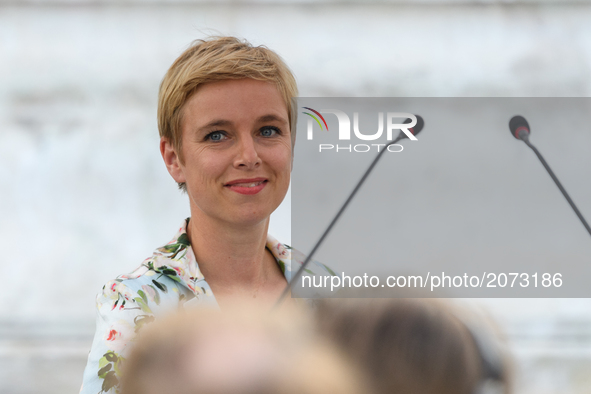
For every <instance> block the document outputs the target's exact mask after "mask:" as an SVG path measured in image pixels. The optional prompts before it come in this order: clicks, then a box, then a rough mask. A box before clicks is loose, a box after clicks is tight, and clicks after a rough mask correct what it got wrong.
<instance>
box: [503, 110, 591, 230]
mask: <svg viewBox="0 0 591 394" xmlns="http://www.w3.org/2000/svg"><path fill="white" fill-rule="evenodd" d="M509 130H511V134H512V135H513V137H515V138H517V139H518V140H522V141H523V142H525V143H526V145H527V146H529V147H530V148H531V149H532V150H533V151H534V153H535V154H536V156H538V159H540V161H541V162H542V164H543V165H544V168H546V171H548V174H550V177H551V178H552V180H554V183H556V186H558V189H560V191H561V192H562V195H563V196H564V198H566V201H568V203H569V204H570V206H571V208H572V209H573V211H575V213H576V214H577V216H578V217H579V219H580V220H581V223H583V226H585V228H586V229H587V232H588V233H589V235H591V227H589V225H588V224H587V221H586V220H585V218H584V217H583V215H582V214H581V212H579V210H578V209H577V206H576V205H575V203H574V202H573V200H571V198H570V196H569V195H568V193H567V192H566V190H564V187H562V184H561V183H560V181H559V180H558V178H556V175H554V172H552V170H551V169H550V166H549V165H548V163H546V160H544V158H543V157H542V154H541V153H540V152H539V151H538V150H537V149H536V147H535V146H533V145H532V144H531V142H529V135H530V133H531V130H530V128H529V123H527V120H525V118H524V117H523V116H519V115H516V116H514V117H512V118H511V120H510V121H509Z"/></svg>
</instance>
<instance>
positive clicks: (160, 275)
mask: <svg viewBox="0 0 591 394" xmlns="http://www.w3.org/2000/svg"><path fill="white" fill-rule="evenodd" d="M188 223H189V219H186V220H185V221H184V222H183V225H182V226H181V228H180V229H179V230H178V232H177V234H176V235H175V237H174V238H173V239H172V240H171V241H170V242H169V243H168V244H166V245H164V246H162V247H160V248H158V249H156V250H155V251H154V253H153V254H152V256H151V257H149V258H147V259H146V260H145V261H144V262H143V263H142V264H141V265H140V266H139V267H138V268H137V269H135V270H134V271H133V272H131V273H129V274H124V275H120V276H118V277H117V279H114V280H111V281H109V282H107V284H105V286H103V289H102V291H101V292H100V293H99V294H98V295H97V298H96V308H97V321H96V332H95V336H94V340H93V343H92V348H91V350H90V354H89V356H88V363H87V364H86V369H85V370H84V377H83V382H82V388H81V389H80V393H82V394H102V393H109V394H113V393H115V394H116V393H119V391H120V390H119V380H120V377H121V365H122V364H123V363H124V362H125V358H126V357H127V355H128V353H129V348H130V346H131V344H132V343H133V339H134V338H135V336H136V334H137V333H138V332H139V330H141V328H142V327H143V326H144V325H146V324H149V323H151V322H152V321H154V319H155V318H158V317H160V316H163V315H165V314H167V313H171V312H174V311H175V310H178V309H179V308H182V307H183V306H184V304H185V303H187V302H189V303H190V304H198V305H204V306H206V305H209V306H213V307H217V302H216V300H215V297H214V295H213V293H212V291H211V288H210V287H209V285H208V284H207V282H206V281H205V278H204V277H203V274H201V271H200V270H199V265H198V264H197V261H196V260H195V255H194V254H193V250H192V249H191V244H190V242H189V237H188V235H187V230H186V229H187V224H188ZM266 246H267V249H269V250H270V251H271V253H272V254H273V256H274V257H275V259H276V260H277V264H278V265H279V267H280V268H281V271H282V272H283V274H284V276H285V279H286V280H287V281H288V282H289V281H290V280H291V273H292V266H291V262H292V260H294V261H296V265H295V266H294V271H295V267H299V265H301V264H302V263H303V262H304V260H305V256H304V255H303V254H301V253H299V252H298V251H296V250H295V249H292V248H291V247H289V246H288V245H284V244H281V243H280V242H278V241H277V240H276V239H275V238H273V237H271V236H269V235H268V236H267V245H266ZM310 268H311V270H308V269H306V271H308V272H309V273H310V274H314V271H313V270H315V271H317V272H319V273H322V274H327V273H328V274H329V275H335V273H334V272H333V271H332V270H331V269H330V268H328V267H326V266H325V265H323V264H321V263H318V262H316V261H313V260H312V261H311V262H310Z"/></svg>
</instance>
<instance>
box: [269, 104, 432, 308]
mask: <svg viewBox="0 0 591 394" xmlns="http://www.w3.org/2000/svg"><path fill="white" fill-rule="evenodd" d="M415 117H416V118H417V124H416V125H415V126H414V127H411V128H410V129H409V130H408V131H410V132H411V133H412V135H415V136H416V135H417V134H419V133H420V132H421V130H423V127H424V126H425V121H424V120H423V118H421V117H420V116H419V115H415ZM411 122H412V119H406V120H405V121H404V122H402V123H403V124H407V123H411ZM405 138H408V136H407V135H406V133H404V132H403V131H402V130H400V133H399V134H398V137H396V139H395V140H394V141H392V142H389V143H388V144H386V146H384V149H382V150H381V151H380V152H379V153H378V155H377V156H376V158H375V159H374V160H373V161H372V162H371V165H370V166H369V168H368V169H367V171H365V174H363V176H362V177H361V180H360V181H359V182H357V186H355V189H353V191H352V192H351V194H350V195H349V197H347V200H346V201H345V203H344V204H343V206H342V207H341V209H339V212H338V213H337V214H336V216H335V217H334V219H332V221H331V222H330V224H329V225H328V227H327V228H326V230H324V233H323V234H322V236H321V237H320V239H319V240H318V242H316V245H314V247H313V248H312V251H311V252H310V254H308V256H307V257H306V260H304V263H303V264H302V266H301V267H300V269H299V270H297V272H296V273H295V275H293V276H292V277H291V281H290V282H289V283H288V284H287V286H286V287H285V290H283V293H281V295H280V296H279V298H278V299H277V302H276V303H275V306H274V308H277V307H279V305H281V302H283V300H284V299H285V297H286V296H287V295H288V294H289V292H290V290H291V288H292V284H293V283H296V282H297V281H298V279H300V277H301V276H302V274H303V273H304V269H305V268H306V267H307V266H308V263H310V261H311V260H312V256H314V253H316V250H317V249H318V248H319V247H320V245H321V244H322V242H323V241H324V239H325V238H326V236H327V235H328V233H329V232H330V230H332V228H333V226H334V225H335V223H336V222H337V220H338V219H339V217H341V215H342V213H343V212H344V211H345V208H347V205H349V203H350V202H351V200H352V199H353V197H354V196H355V194H356V193H357V191H358V190H359V188H360V187H361V185H362V184H363V182H365V179H367V176H368V175H369V173H370V172H371V171H372V170H373V168H374V167H375V165H376V164H377V162H378V160H380V157H382V154H383V153H384V152H385V151H386V150H387V148H388V146H390V145H392V144H395V143H397V142H398V141H400V140H402V139H405Z"/></svg>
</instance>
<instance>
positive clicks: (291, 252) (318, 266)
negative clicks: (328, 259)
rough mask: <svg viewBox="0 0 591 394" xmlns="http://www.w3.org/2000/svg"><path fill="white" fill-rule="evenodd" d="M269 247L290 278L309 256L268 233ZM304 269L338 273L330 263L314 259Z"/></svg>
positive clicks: (325, 273) (312, 273) (322, 272)
mask: <svg viewBox="0 0 591 394" xmlns="http://www.w3.org/2000/svg"><path fill="white" fill-rule="evenodd" d="M267 248H268V249H269V250H270V251H271V253H273V255H274V256H275V258H276V259H277V261H278V263H279V266H280V267H281V269H282V271H283V273H284V274H285V276H286V278H287V279H288V280H290V279H291V273H295V272H297V271H298V270H299V269H300V268H301V267H302V265H303V264H304V262H305V261H306V258H307V256H306V255H305V254H304V253H302V252H300V251H299V250H297V249H295V248H293V247H291V246H290V245H288V244H285V243H282V242H279V241H278V240H277V239H275V238H274V237H273V236H271V235H267ZM304 271H305V272H306V273H307V274H310V275H330V276H337V275H338V274H337V273H336V272H335V271H334V270H333V269H332V268H330V267H329V266H328V265H326V264H323V263H321V262H319V261H316V260H314V259H312V260H310V262H309V263H308V265H307V266H306V268H305V269H304Z"/></svg>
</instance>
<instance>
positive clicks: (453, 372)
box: [316, 299, 510, 394]
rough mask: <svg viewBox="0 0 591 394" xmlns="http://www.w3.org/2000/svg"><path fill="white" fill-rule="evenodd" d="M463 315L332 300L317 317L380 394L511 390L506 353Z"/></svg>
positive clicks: (446, 306) (418, 304)
mask: <svg viewBox="0 0 591 394" xmlns="http://www.w3.org/2000/svg"><path fill="white" fill-rule="evenodd" d="M462 312H463V313H460V311H458V310H454V309H452V307H451V304H450V303H447V302H444V301H443V300H434V299H383V300H382V299H325V300H321V301H320V303H319V305H318V308H317V310H316V315H317V320H318V326H319V331H320V332H323V333H324V334H325V335H326V337H327V338H331V339H332V340H334V342H335V343H336V344H338V345H339V346H340V347H341V348H342V349H343V350H344V351H346V353H347V354H348V355H349V357H350V359H351V360H353V361H355V362H357V364H358V366H359V368H360V369H361V370H363V371H365V373H366V375H367V379H368V381H370V382H371V384H372V388H373V390H374V392H375V393H376V394H393V393H396V394H480V393H509V392H510V389H509V381H508V372H509V371H508V366H507V365H508V364H507V357H506V355H504V354H503V351H502V349H501V348H500V347H496V346H490V345H491V344H493V342H495V341H494V338H488V340H487V341H483V339H484V337H483V336H482V335H479V334H477V333H476V332H474V331H473V330H471V329H469V328H468V326H467V325H466V324H465V323H464V321H463V319H464V318H466V319H468V318H469V317H470V316H462V318H463V319H462V320H460V319H459V318H458V316H460V315H463V314H466V315H467V311H462ZM484 353H486V354H484Z"/></svg>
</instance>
